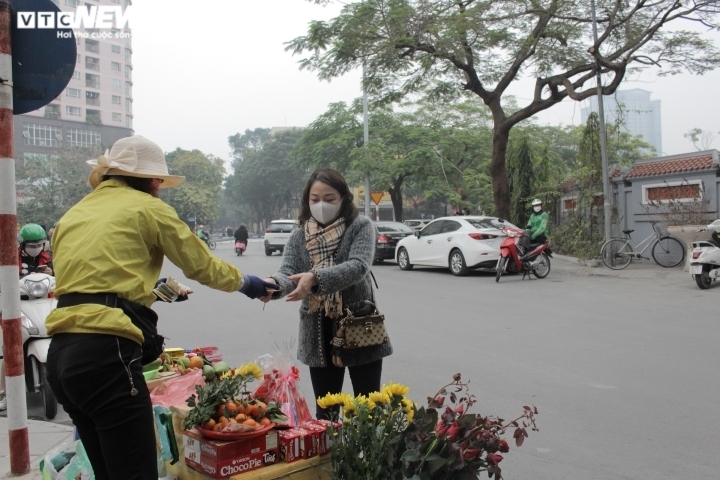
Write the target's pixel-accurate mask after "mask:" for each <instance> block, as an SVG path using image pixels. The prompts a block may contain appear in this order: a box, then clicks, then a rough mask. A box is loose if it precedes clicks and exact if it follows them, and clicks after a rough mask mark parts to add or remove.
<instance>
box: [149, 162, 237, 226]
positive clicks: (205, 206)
mask: <svg viewBox="0 0 720 480" xmlns="http://www.w3.org/2000/svg"><path fill="white" fill-rule="evenodd" d="M165 159H166V161H167V164H168V170H169V171H170V172H172V174H173V175H184V176H185V181H184V182H183V183H181V184H180V185H178V186H177V187H175V188H168V189H162V190H160V196H161V198H162V199H163V200H165V201H166V202H167V203H168V204H170V205H171V206H172V207H173V208H175V210H176V211H177V213H178V215H179V216H180V218H182V219H183V220H185V221H187V219H188V218H191V217H194V218H195V219H196V220H195V221H196V223H209V224H211V223H214V222H215V221H216V220H217V219H218V217H219V216H220V189H221V188H222V182H223V176H224V175H225V167H224V166H223V161H222V160H221V159H219V158H217V157H215V156H213V155H205V154H204V153H202V152H201V151H199V150H182V149H180V148H178V149H177V150H175V151H174V152H170V153H168V154H167V155H165Z"/></svg>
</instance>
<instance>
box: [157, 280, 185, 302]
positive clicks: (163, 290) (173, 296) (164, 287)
mask: <svg viewBox="0 0 720 480" xmlns="http://www.w3.org/2000/svg"><path fill="white" fill-rule="evenodd" d="M187 290H188V287H186V286H185V285H183V284H182V283H179V282H178V281H176V280H175V279H174V278H172V277H168V279H167V281H166V282H165V283H161V284H160V285H158V286H157V287H155V289H154V290H153V292H154V293H155V295H157V297H158V298H159V299H160V300H162V301H163V302H168V303H172V302H174V301H175V300H177V298H178V297H179V296H180V294H181V293H182V292H186V291H187Z"/></svg>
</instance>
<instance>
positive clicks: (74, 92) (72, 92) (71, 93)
mask: <svg viewBox="0 0 720 480" xmlns="http://www.w3.org/2000/svg"><path fill="white" fill-rule="evenodd" d="M65 91H66V92H67V93H66V95H67V96H68V97H72V98H80V94H81V93H82V90H80V89H79V88H68V89H67V90H65Z"/></svg>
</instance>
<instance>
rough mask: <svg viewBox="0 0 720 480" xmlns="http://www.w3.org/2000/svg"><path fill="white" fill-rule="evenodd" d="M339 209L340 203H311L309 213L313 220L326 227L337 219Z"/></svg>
mask: <svg viewBox="0 0 720 480" xmlns="http://www.w3.org/2000/svg"><path fill="white" fill-rule="evenodd" d="M341 207H342V201H341V202H340V203H325V202H318V203H311V204H310V213H311V214H312V216H313V218H314V219H315V220H317V221H318V222H320V223H322V224H323V225H327V224H329V223H332V221H333V220H335V219H336V218H337V216H338V213H340V208H341Z"/></svg>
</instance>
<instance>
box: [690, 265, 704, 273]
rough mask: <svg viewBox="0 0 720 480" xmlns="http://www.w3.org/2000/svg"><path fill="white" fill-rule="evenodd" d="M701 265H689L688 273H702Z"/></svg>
mask: <svg viewBox="0 0 720 480" xmlns="http://www.w3.org/2000/svg"><path fill="white" fill-rule="evenodd" d="M702 267H703V266H702V265H690V275H700V274H701V273H702Z"/></svg>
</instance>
